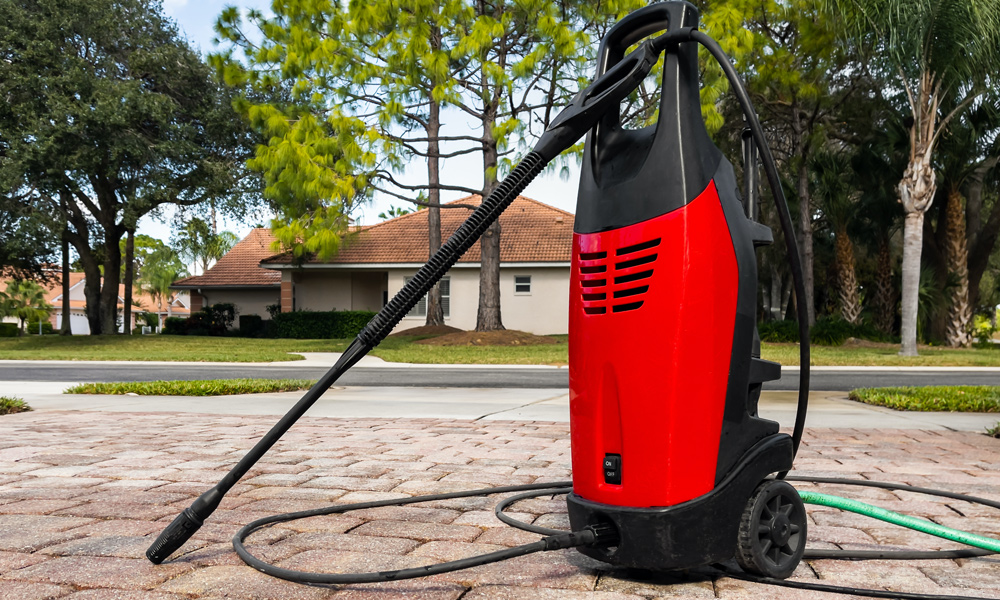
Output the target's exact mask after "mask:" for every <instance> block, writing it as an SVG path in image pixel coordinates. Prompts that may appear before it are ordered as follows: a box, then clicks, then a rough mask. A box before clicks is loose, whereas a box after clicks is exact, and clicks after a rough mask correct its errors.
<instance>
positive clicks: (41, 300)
mask: <svg viewBox="0 0 1000 600" xmlns="http://www.w3.org/2000/svg"><path fill="white" fill-rule="evenodd" d="M51 311H52V306H50V305H49V303H48V302H46V301H45V288H43V287H42V286H40V285H38V284H37V283H35V282H34V281H26V280H23V279H13V280H11V281H10V282H8V283H7V290H6V291H5V292H0V313H2V314H3V316H5V317H17V318H18V320H19V321H20V328H19V329H18V335H19V336H20V335H24V324H25V322H27V321H30V320H32V319H37V320H39V321H41V320H42V319H47V318H49V313H50V312H51Z"/></svg>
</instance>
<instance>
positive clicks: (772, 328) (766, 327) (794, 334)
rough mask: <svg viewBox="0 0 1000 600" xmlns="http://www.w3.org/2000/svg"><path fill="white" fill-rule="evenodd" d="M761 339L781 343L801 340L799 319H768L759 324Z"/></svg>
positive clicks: (758, 330) (758, 329) (758, 331)
mask: <svg viewBox="0 0 1000 600" xmlns="http://www.w3.org/2000/svg"><path fill="white" fill-rule="evenodd" d="M757 333H758V334H760V341H762V342H771V343H780V342H798V341H799V323H798V321H767V322H764V323H758V324H757Z"/></svg>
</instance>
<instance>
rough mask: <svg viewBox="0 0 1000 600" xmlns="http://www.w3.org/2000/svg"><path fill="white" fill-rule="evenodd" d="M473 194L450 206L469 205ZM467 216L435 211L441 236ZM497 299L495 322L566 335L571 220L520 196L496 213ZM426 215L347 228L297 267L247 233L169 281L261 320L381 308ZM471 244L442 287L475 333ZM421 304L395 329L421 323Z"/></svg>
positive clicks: (414, 262)
mask: <svg viewBox="0 0 1000 600" xmlns="http://www.w3.org/2000/svg"><path fill="white" fill-rule="evenodd" d="M480 200H481V199H480V197H479V196H471V197H468V198H463V199H461V200H456V201H454V202H451V203H449V204H457V205H462V204H465V205H478V204H479V202H480ZM469 214H470V210H469V209H467V208H457V207H456V208H448V209H444V210H442V211H441V237H442V240H447V239H448V237H449V236H450V235H451V234H452V233H453V232H454V231H455V230H456V229H458V227H459V226H460V225H461V224H462V223H463V222H464V221H465V219H466V218H467V217H468V216H469ZM500 227H501V231H502V233H501V237H500V243H501V249H500V302H501V310H502V317H503V322H504V326H505V327H507V328H508V329H520V330H523V331H529V332H531V333H535V334H539V335H544V334H556V333H566V331H567V327H568V322H567V321H568V314H569V273H570V255H571V249H572V241H573V214H572V213H568V212H566V211H563V210H559V209H557V208H554V207H552V206H549V205H547V204H543V203H541V202H538V201H536V200H532V199H530V198H525V197H523V196H519V197H518V198H517V199H515V200H514V202H513V203H512V204H511V206H510V207H509V208H508V209H507V210H506V212H504V214H503V215H502V216H501V217H500ZM427 232H428V225H427V212H426V211H422V210H421V211H416V212H414V213H410V214H407V215H403V216H401V217H397V218H395V219H391V220H388V221H384V222H382V223H378V224H376V225H372V226H369V227H362V228H356V229H354V230H353V231H352V232H351V233H349V234H348V235H347V237H346V238H345V239H344V241H343V245H342V247H341V248H340V251H339V252H338V253H337V254H336V256H334V257H333V258H331V259H329V260H326V261H321V260H319V259H317V258H315V257H313V258H309V259H307V260H305V261H304V262H302V261H296V260H295V259H294V258H293V257H292V255H291V253H287V252H286V253H281V254H274V253H273V251H269V250H270V248H271V247H272V243H273V241H274V238H273V236H271V234H270V232H269V231H268V230H267V229H262V228H260V229H255V230H253V231H252V232H251V233H250V235H248V236H247V237H246V238H245V239H244V240H242V241H241V242H240V243H239V244H237V245H236V246H235V247H233V249H232V250H231V251H230V252H229V254H227V255H226V256H224V257H223V258H222V259H220V260H219V262H218V263H217V264H216V265H215V266H214V267H212V268H211V269H209V270H208V271H207V272H206V273H205V274H204V275H200V276H197V277H188V278H186V279H182V280H179V281H177V282H176V283H175V285H174V289H183V290H190V291H191V302H192V310H197V308H196V307H198V306H199V302H203V303H204V304H215V303H217V302H232V303H234V304H236V305H237V307H238V310H239V312H240V314H258V315H261V316H265V318H266V315H267V312H266V306H267V305H269V304H280V310H281V311H282V312H289V311H293V310H312V311H327V310H370V311H377V310H379V309H381V308H382V307H383V306H384V305H385V304H386V303H387V302H388V300H389V298H390V297H392V296H393V295H394V294H395V293H396V292H398V291H399V290H400V289H402V287H403V286H404V285H405V283H406V281H407V280H408V278H410V277H412V276H413V275H414V274H415V273H416V272H417V269H419V268H420V267H421V266H423V264H424V263H425V262H427V259H428V248H427ZM479 256H480V247H479V243H478V242H477V243H476V244H475V245H473V246H472V248H471V249H469V251H468V252H466V253H465V254H464V255H463V256H462V257H461V258H460V259H459V261H458V262H457V263H456V264H455V266H454V267H452V269H451V271H450V272H449V274H448V275H447V276H445V278H444V279H442V281H441V291H442V294H441V295H442V305H443V308H444V311H445V323H446V324H448V325H451V326H452V327H457V328H459V329H467V330H468V329H474V328H475V326H476V314H477V312H478V306H479V268H480V264H479ZM425 318H426V299H425V300H421V302H420V303H419V304H418V305H417V306H416V307H414V309H413V310H412V311H411V312H410V314H409V315H407V316H406V317H405V318H404V319H403V320H402V321H401V322H400V324H399V325H398V326H397V330H402V329H408V328H410V327H417V326H420V325H423V323H424V320H425Z"/></svg>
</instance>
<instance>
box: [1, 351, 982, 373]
mask: <svg viewBox="0 0 1000 600" xmlns="http://www.w3.org/2000/svg"><path fill="white" fill-rule="evenodd" d="M289 354H292V355H298V356H302V357H303V358H302V360H288V361H276V362H238V363H229V362H209V361H155V360H137V361H121V360H0V364H2V365H18V364H23V365H65V364H73V365H78V366H95V367H101V366H114V367H119V368H121V367H123V366H127V365H129V364H131V363H135V364H143V365H159V366H172V367H184V366H213V365H216V366H224V365H238V366H241V367H261V368H267V367H304V368H316V367H325V368H329V367H332V366H333V365H334V364H336V363H337V361H338V360H339V359H340V356H341V354H340V353H339V352H289ZM356 366H358V367H366V368H379V367H383V368H392V369H482V368H484V367H486V368H490V369H545V370H566V369H567V368H568V367H567V366H566V365H559V366H555V365H492V364H490V365H484V364H468V365H463V364H428V363H402V362H390V361H387V360H384V359H381V358H379V357H377V356H371V355H367V356H365V357H363V358H362V359H361V360H360V361H359V362H358V363H357V365H356ZM810 368H811V369H812V370H813V371H893V372H899V373H906V372H908V371H911V372H912V371H922V372H928V371H930V372H941V373H962V372H968V373H997V374H1000V367H898V366H876V367H865V366H816V365H813V366H812V367H810ZM781 369H782V371H788V372H793V373H797V372H798V371H799V366H798V365H782V366H781Z"/></svg>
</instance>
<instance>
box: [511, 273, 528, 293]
mask: <svg viewBox="0 0 1000 600" xmlns="http://www.w3.org/2000/svg"><path fill="white" fill-rule="evenodd" d="M514 293H515V294H530V293H531V275H515V276H514Z"/></svg>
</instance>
